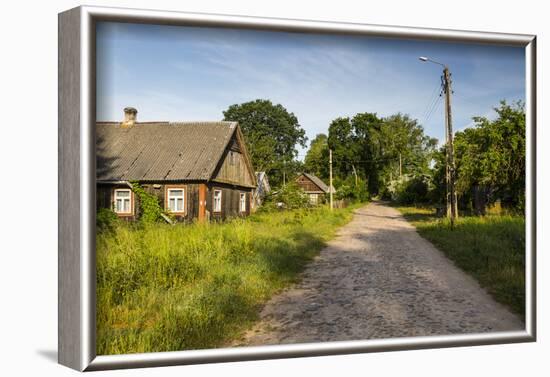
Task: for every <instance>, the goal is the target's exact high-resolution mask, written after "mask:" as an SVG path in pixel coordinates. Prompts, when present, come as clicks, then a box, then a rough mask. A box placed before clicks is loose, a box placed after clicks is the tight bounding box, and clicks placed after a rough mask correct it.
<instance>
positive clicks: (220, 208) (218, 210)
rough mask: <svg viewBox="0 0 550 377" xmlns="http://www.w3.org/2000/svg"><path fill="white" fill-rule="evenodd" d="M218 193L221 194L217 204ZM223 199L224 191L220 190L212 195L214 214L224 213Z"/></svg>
mask: <svg viewBox="0 0 550 377" xmlns="http://www.w3.org/2000/svg"><path fill="white" fill-rule="evenodd" d="M217 192H219V193H220V200H219V203H216V193H217ZM222 197H223V193H222V190H219V189H216V190H214V192H213V194H212V212H215V213H220V212H221V211H222ZM217 204H218V205H219V206H218V205H217Z"/></svg>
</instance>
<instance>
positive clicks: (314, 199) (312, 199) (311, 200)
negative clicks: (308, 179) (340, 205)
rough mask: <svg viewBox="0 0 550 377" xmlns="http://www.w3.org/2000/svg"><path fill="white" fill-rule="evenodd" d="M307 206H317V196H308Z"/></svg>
mask: <svg viewBox="0 0 550 377" xmlns="http://www.w3.org/2000/svg"><path fill="white" fill-rule="evenodd" d="M309 204H312V205H314V206H316V205H317V204H319V194H309Z"/></svg>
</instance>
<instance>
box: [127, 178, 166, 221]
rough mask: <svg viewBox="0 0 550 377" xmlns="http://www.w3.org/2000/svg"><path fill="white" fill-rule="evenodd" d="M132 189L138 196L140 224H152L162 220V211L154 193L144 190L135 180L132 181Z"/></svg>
mask: <svg viewBox="0 0 550 377" xmlns="http://www.w3.org/2000/svg"><path fill="white" fill-rule="evenodd" d="M132 191H133V192H134V193H135V194H136V195H137V197H138V198H139V221H140V222H141V223H142V224H154V223H156V222H159V221H162V220H163V219H162V214H163V213H164V211H163V209H162V207H161V206H160V203H159V200H158V198H157V197H156V196H155V195H153V194H150V193H148V192H147V191H145V189H144V188H143V187H142V186H141V185H140V184H139V183H137V182H132Z"/></svg>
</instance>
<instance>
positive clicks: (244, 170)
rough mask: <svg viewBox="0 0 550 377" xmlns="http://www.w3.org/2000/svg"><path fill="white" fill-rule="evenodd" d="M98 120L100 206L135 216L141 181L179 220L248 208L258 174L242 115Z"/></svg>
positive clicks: (128, 115) (129, 112)
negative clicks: (236, 118) (136, 189)
mask: <svg viewBox="0 0 550 377" xmlns="http://www.w3.org/2000/svg"><path fill="white" fill-rule="evenodd" d="M124 112H125V118H124V121H122V122H97V126H96V153H97V195H96V197H97V206H98V208H99V207H105V208H112V209H113V210H114V212H115V213H117V214H118V216H120V217H122V218H126V219H128V220H135V219H136V218H137V217H138V215H139V213H140V203H139V199H138V198H137V197H136V196H137V195H135V193H134V191H133V190H132V183H133V182H137V183H139V185H140V186H141V187H143V188H144V190H145V191H146V192H148V193H150V194H153V195H155V196H156V197H157V198H158V199H159V202H160V204H161V206H162V207H163V208H164V210H165V211H166V212H168V213H170V214H172V215H173V216H174V217H175V218H176V219H177V220H178V221H190V220H193V219H198V220H199V221H202V220H206V219H225V218H228V217H235V216H246V215H249V214H250V209H251V200H252V195H251V194H252V190H253V189H254V188H255V187H256V175H255V173H254V169H253V168H252V164H251V162H250V157H249V155H248V152H247V150H246V145H245V142H244V139H243V134H242V132H241V130H240V128H239V125H238V123H236V122H224V121H219V122H137V117H136V115H137V110H136V109H134V108H126V109H124Z"/></svg>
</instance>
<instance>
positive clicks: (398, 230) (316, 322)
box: [235, 202, 524, 345]
mask: <svg viewBox="0 0 550 377" xmlns="http://www.w3.org/2000/svg"><path fill="white" fill-rule="evenodd" d="M523 327H524V325H523V323H522V321H521V319H520V318H519V317H518V316H516V314H513V313H512V312H510V311H509V310H508V309H507V308H506V307H504V306H503V305H501V304H499V303H497V302H496V301H495V300H494V299H493V298H492V297H491V296H489V294H488V293H487V292H486V291H485V290H484V289H483V288H481V287H480V286H479V284H478V283H477V281H475V280H474V279H473V278H472V277H471V276H469V275H467V274H466V273H464V272H463V271H462V270H460V269H459V268H457V267H456V266H455V265H454V264H453V263H452V262H451V261H450V260H448V259H447V258H446V257H445V256H444V255H443V254H442V253H441V252H440V251H439V250H438V249H436V248H435V247H434V246H433V245H432V244H431V243H430V242H428V241H426V240H425V239H424V238H422V237H420V235H419V234H418V233H417V232H416V230H415V228H414V227H413V226H412V225H411V224H409V223H408V222H407V221H406V220H405V219H404V218H403V216H402V215H401V214H400V213H399V212H398V211H397V210H396V209H394V208H391V207H389V206H387V205H385V204H384V203H383V202H373V203H371V204H369V205H367V206H365V207H362V208H360V209H358V210H356V211H355V215H354V218H353V220H352V221H351V222H350V223H349V224H347V225H346V226H344V227H342V228H341V229H340V230H339V232H338V236H337V237H336V238H335V239H333V240H332V241H330V242H329V243H328V246H327V247H326V248H324V249H323V250H322V251H321V253H320V255H319V256H318V257H317V258H316V259H315V260H314V261H313V262H312V263H311V264H309V266H308V267H307V268H306V270H305V271H304V273H303V279H302V280H301V282H300V283H298V284H297V285H295V286H294V287H292V288H290V289H287V290H285V291H283V292H282V293H281V294H279V295H276V296H274V297H273V298H272V299H271V300H270V301H269V302H268V303H267V305H266V306H265V307H264V309H263V311H262V312H261V321H260V322H259V323H258V324H257V325H256V326H255V327H254V328H253V329H252V330H250V331H248V332H247V333H246V334H245V335H244V337H243V338H241V339H240V340H239V341H237V342H235V344H236V345H265V344H283V343H287V344H288V343H302V342H316V341H337V340H357V339H373V338H393V337H407V336H426V335H444V334H460V333H480V332H490V331H509V330H520V329H522V328H523Z"/></svg>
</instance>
